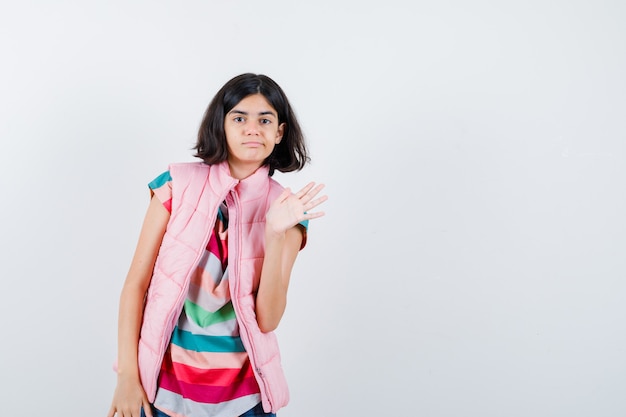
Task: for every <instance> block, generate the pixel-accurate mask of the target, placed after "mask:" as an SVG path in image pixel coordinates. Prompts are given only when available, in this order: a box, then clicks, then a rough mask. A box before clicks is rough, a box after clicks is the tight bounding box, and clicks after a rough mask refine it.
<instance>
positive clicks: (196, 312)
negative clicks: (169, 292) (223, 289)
mask: <svg viewBox="0 0 626 417" xmlns="http://www.w3.org/2000/svg"><path fill="white" fill-rule="evenodd" d="M185 312H186V313H187V317H189V319H190V320H191V321H193V322H194V323H195V324H197V325H198V326H200V327H208V326H211V325H213V324H217V323H223V322H225V321H228V320H233V319H234V318H235V309H234V308H233V303H232V302H231V301H229V302H228V303H226V304H225V305H224V306H223V307H222V308H220V309H219V310H217V311H216V312H211V311H206V310H205V309H203V308H202V307H200V306H199V305H198V304H195V303H192V302H191V301H189V300H185Z"/></svg>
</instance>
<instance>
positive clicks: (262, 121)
mask: <svg viewBox="0 0 626 417" xmlns="http://www.w3.org/2000/svg"><path fill="white" fill-rule="evenodd" d="M270 123H272V121H271V120H270V119H261V124H262V125H269V124H270Z"/></svg>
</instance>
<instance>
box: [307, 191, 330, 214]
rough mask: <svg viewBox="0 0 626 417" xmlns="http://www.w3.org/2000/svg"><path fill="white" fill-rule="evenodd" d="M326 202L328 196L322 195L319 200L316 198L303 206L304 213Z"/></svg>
mask: <svg viewBox="0 0 626 417" xmlns="http://www.w3.org/2000/svg"><path fill="white" fill-rule="evenodd" d="M326 200H328V196H327V195H323V196H321V197H319V198H316V199H315V200H313V201H309V202H308V203H307V204H305V205H304V208H305V210H304V211H307V212H308V211H309V210H311V209H312V208H315V207H317V206H319V205H320V204H322V203H323V202H324V201H326Z"/></svg>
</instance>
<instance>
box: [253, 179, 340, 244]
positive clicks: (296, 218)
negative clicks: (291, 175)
mask: <svg viewBox="0 0 626 417" xmlns="http://www.w3.org/2000/svg"><path fill="white" fill-rule="evenodd" d="M322 188H324V184H318V185H315V182H310V183H308V184H307V185H306V186H304V188H302V189H301V190H300V191H298V192H297V193H295V194H293V193H292V192H291V190H290V189H289V188H285V190H284V191H283V192H282V193H281V194H280V196H278V198H277V199H276V200H274V201H273V202H272V204H271V205H270V208H269V210H268V211H267V214H266V215H265V221H266V228H267V229H266V230H268V231H271V232H274V233H285V232H286V231H287V230H289V229H290V228H292V227H294V226H295V225H297V224H298V223H300V222H301V221H304V220H311V219H316V218H318V217H322V216H323V215H324V212H323V211H316V212H311V211H310V210H311V209H313V208H315V207H317V206H319V205H320V204H322V203H323V202H324V201H326V200H328V197H327V196H325V195H323V196H321V197H318V198H315V196H316V195H317V194H318V193H319V192H320V191H321V190H322Z"/></svg>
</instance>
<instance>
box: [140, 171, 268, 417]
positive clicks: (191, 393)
mask: <svg viewBox="0 0 626 417" xmlns="http://www.w3.org/2000/svg"><path fill="white" fill-rule="evenodd" d="M149 187H150V189H151V190H152V191H153V192H154V194H155V196H156V197H157V198H158V199H159V200H160V201H161V202H162V203H163V205H164V206H165V207H166V208H167V209H168V211H170V212H171V199H172V188H171V177H170V174H169V172H164V173H163V174H161V175H160V176H158V177H157V178H156V179H155V180H154V181H152V182H151V183H150V184H149ZM260 401H261V396H260V394H259V386H258V384H257V382H256V379H255V378H254V374H253V371H252V367H251V365H250V359H249V358H248V354H247V353H246V351H245V349H244V347H243V344H242V343H241V339H240V337H239V326H238V324H237V319H236V317H235V311H234V309H233V305H232V302H231V300H230V291H229V286H228V210H227V209H226V206H225V204H224V203H222V205H221V207H220V209H219V211H218V216H217V220H216V222H215V225H214V228H213V233H212V234H211V237H210V239H209V243H208V245H207V248H206V251H205V253H204V255H203V256H202V259H201V261H200V263H199V265H198V267H197V269H196V271H195V273H194V274H193V275H192V277H191V282H190V285H189V292H188V294H187V298H186V299H185V303H184V306H183V310H182V313H181V315H180V317H179V319H178V323H177V325H176V327H175V328H174V331H173V334H172V339H171V342H170V345H169V347H168V349H167V351H166V352H165V356H164V358H163V364H162V366H161V371H160V374H159V380H158V390H157V394H156V399H155V401H154V406H155V407H156V408H158V409H160V410H162V411H163V412H165V413H166V414H169V415H171V416H172V417H196V416H225V417H228V416H233V417H234V416H239V415H241V414H243V413H244V412H246V411H248V410H249V409H251V408H253V407H254V406H255V405H256V404H258V403H259V402H260Z"/></svg>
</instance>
